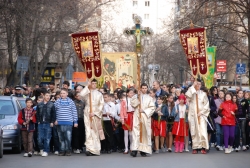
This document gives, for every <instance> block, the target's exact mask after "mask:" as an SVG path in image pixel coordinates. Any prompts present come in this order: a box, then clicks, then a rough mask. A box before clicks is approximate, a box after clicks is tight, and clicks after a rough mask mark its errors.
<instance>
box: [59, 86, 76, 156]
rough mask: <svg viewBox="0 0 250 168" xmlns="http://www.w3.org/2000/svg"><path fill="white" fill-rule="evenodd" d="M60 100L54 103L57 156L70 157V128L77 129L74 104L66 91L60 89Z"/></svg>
mask: <svg viewBox="0 0 250 168" xmlns="http://www.w3.org/2000/svg"><path fill="white" fill-rule="evenodd" d="M60 95H61V98H59V99H57V101H56V102H55V108H56V121H55V125H57V132H58V136H59V142H60V152H59V156H65V155H66V156H71V137H72V126H73V125H74V127H78V124H77V120H78V118H77V111H76V106H75V103H74V102H73V101H72V100H71V99H70V98H69V97H68V89H65V88H62V90H61V93H60Z"/></svg>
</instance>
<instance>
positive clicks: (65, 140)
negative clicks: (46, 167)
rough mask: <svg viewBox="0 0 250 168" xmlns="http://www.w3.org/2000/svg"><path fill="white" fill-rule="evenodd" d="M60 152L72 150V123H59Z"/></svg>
mask: <svg viewBox="0 0 250 168" xmlns="http://www.w3.org/2000/svg"><path fill="white" fill-rule="evenodd" d="M57 132H58V136H59V143H60V152H67V151H71V138H72V125H58V126H57Z"/></svg>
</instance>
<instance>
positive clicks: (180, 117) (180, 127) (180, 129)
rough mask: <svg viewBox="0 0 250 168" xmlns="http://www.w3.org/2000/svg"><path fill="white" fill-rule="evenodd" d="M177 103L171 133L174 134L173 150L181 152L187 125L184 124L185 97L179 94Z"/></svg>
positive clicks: (185, 114)
mask: <svg viewBox="0 0 250 168" xmlns="http://www.w3.org/2000/svg"><path fill="white" fill-rule="evenodd" d="M178 99H179V104H178V105H177V106H176V114H177V115H176V117H175V121H174V126H173V130H172V134H173V135H175V152H176V153H178V152H180V153H182V152H183V149H184V139H185V136H188V125H187V124H186V123H187V121H188V119H187V112H188V106H187V105H186V97H185V96H184V95H180V96H179V98H178Z"/></svg>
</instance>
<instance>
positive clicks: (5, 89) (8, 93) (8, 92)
mask: <svg viewBox="0 0 250 168" xmlns="http://www.w3.org/2000/svg"><path fill="white" fill-rule="evenodd" d="M3 95H4V96H10V95H12V93H11V91H10V88H9V87H8V86H7V87H5V88H4V91H3Z"/></svg>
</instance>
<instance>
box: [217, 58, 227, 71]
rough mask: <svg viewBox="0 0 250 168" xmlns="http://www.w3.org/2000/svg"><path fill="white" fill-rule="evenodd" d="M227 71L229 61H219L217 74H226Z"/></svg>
mask: <svg viewBox="0 0 250 168" xmlns="http://www.w3.org/2000/svg"><path fill="white" fill-rule="evenodd" d="M226 71H227V61H226V60H217V62H216V72H226Z"/></svg>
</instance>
